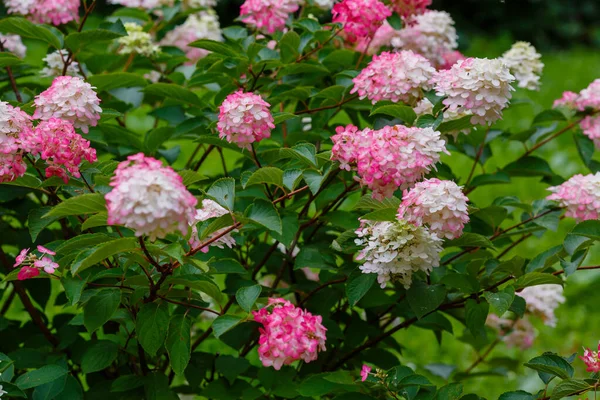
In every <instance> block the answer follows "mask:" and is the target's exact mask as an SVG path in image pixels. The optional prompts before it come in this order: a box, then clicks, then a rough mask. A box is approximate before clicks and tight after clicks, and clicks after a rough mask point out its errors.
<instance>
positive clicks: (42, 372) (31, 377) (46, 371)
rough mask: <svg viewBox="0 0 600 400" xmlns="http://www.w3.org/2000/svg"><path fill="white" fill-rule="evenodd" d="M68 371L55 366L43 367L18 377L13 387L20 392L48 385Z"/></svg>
mask: <svg viewBox="0 0 600 400" xmlns="http://www.w3.org/2000/svg"><path fill="white" fill-rule="evenodd" d="M68 373H69V371H68V370H67V369H66V368H64V367H61V366H60V365H57V364H52V365H44V366H43V367H41V368H40V369H36V370H35V371H29V372H26V373H25V374H23V375H21V376H19V377H18V378H17V380H16V381H15V385H17V386H18V387H19V389H21V390H25V389H31V388H34V387H37V386H40V385H43V384H45V383H49V382H52V381H54V380H55V379H58V378H60V377H62V376H65V375H66V374H68Z"/></svg>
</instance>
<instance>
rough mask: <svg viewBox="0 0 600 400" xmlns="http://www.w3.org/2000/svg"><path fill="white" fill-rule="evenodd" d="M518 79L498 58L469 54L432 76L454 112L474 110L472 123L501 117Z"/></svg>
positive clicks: (483, 123)
mask: <svg viewBox="0 0 600 400" xmlns="http://www.w3.org/2000/svg"><path fill="white" fill-rule="evenodd" d="M514 80H515V78H514V76H512V75H511V74H510V72H509V71H508V67H506V65H504V63H503V62H502V61H501V60H499V59H494V60H488V59H487V58H467V59H466V60H460V61H458V62H457V63H456V64H454V65H453V66H452V68H450V69H447V70H443V71H438V72H437V74H435V75H434V76H433V78H432V79H431V83H432V84H434V89H435V91H436V94H437V95H438V96H446V98H445V99H444V100H443V103H444V105H446V106H447V107H448V110H449V111H451V112H459V113H466V112H471V113H472V114H473V116H472V117H471V123H472V124H481V125H485V124H488V125H491V124H492V123H494V122H496V121H497V120H499V119H501V118H502V110H503V109H504V108H506V107H507V106H508V103H509V101H510V99H511V97H512V95H511V93H510V92H511V91H513V90H514V89H513V87H512V86H511V85H510V84H511V82H513V81H514Z"/></svg>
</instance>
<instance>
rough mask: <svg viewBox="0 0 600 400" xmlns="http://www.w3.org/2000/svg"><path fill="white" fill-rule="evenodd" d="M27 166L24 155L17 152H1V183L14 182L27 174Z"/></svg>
mask: <svg viewBox="0 0 600 400" xmlns="http://www.w3.org/2000/svg"><path fill="white" fill-rule="evenodd" d="M25 171H27V166H26V165H25V162H24V161H23V157H22V156H21V155H20V154H17V153H9V154H4V153H0V183H2V182H12V181H14V180H15V179H17V178H19V177H21V176H23V175H25Z"/></svg>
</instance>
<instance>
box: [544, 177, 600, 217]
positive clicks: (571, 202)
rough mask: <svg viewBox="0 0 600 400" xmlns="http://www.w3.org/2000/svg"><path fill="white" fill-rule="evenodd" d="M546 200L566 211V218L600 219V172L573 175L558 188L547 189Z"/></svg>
mask: <svg viewBox="0 0 600 400" xmlns="http://www.w3.org/2000/svg"><path fill="white" fill-rule="evenodd" d="M548 190H549V191H551V192H552V194H551V195H550V196H548V197H547V199H548V200H555V201H557V202H558V203H559V204H560V205H561V206H562V207H565V208H566V209H567V212H566V213H565V214H566V215H567V216H568V217H572V218H575V219H576V220H578V221H586V220H588V219H599V217H600V172H597V173H596V174H594V175H592V174H589V175H585V176H584V175H581V174H579V175H575V176H573V177H571V178H570V179H569V180H567V181H566V182H564V183H563V184H561V185H559V186H553V187H550V188H548Z"/></svg>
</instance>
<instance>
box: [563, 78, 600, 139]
mask: <svg viewBox="0 0 600 400" xmlns="http://www.w3.org/2000/svg"><path fill="white" fill-rule="evenodd" d="M560 106H563V107H566V108H570V109H573V110H577V111H586V110H587V109H591V110H592V111H593V112H595V113H598V112H600V79H596V80H595V81H593V82H592V83H590V85H589V86H588V87H586V88H585V89H583V90H582V91H581V92H579V93H574V92H564V93H563V96H562V97H561V98H560V99H558V100H556V101H554V107H560ZM579 126H580V127H581V130H582V131H583V133H584V134H585V135H586V136H587V137H589V138H590V139H591V140H593V141H594V144H595V146H596V147H598V148H600V117H599V116H598V115H588V116H586V117H585V118H583V120H582V121H581V123H580V124H579Z"/></svg>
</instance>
